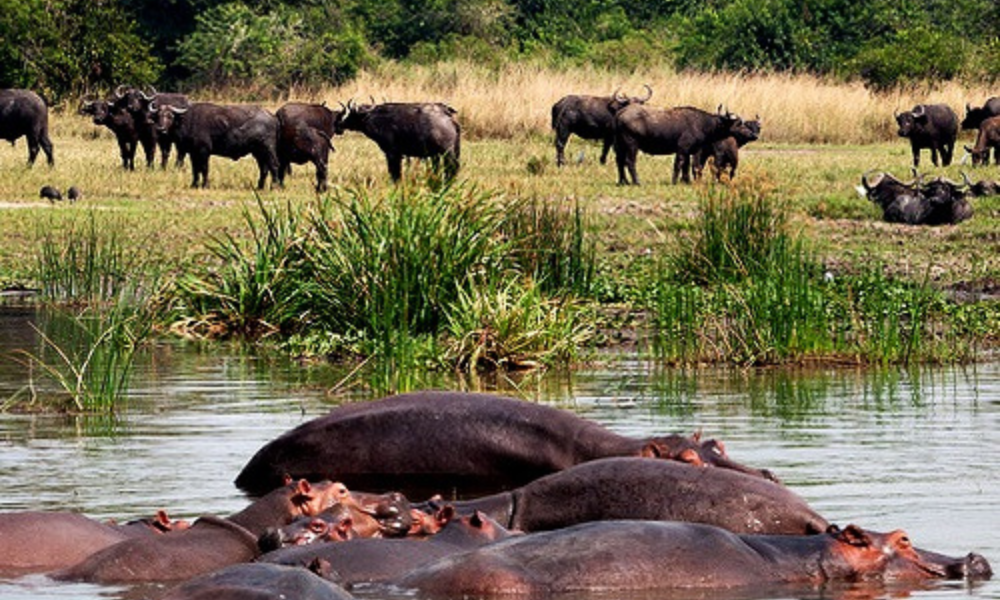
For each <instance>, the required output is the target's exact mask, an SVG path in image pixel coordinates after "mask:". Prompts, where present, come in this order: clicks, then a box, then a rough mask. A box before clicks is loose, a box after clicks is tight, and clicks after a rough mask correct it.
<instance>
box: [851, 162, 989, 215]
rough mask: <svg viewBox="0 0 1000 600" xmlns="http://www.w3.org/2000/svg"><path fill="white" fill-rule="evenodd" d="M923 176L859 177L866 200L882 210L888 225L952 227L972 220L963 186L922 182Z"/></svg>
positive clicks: (883, 175) (938, 181)
mask: <svg viewBox="0 0 1000 600" xmlns="http://www.w3.org/2000/svg"><path fill="white" fill-rule="evenodd" d="M922 179H923V178H922V177H919V176H918V177H915V178H914V180H913V181H911V182H908V183H907V182H903V181H900V180H899V179H896V178H895V177H893V176H892V175H891V174H889V173H877V174H872V173H871V172H869V173H865V174H863V175H862V176H861V186H862V188H863V191H864V193H865V195H866V196H867V197H868V199H869V200H871V201H872V202H874V203H875V204H877V205H878V206H879V207H880V208H881V209H882V219H883V220H884V221H886V222H887V223H902V224H905V225H954V224H956V223H960V222H962V221H965V220H966V219H969V218H971V217H972V205H971V204H969V201H968V199H967V198H966V197H965V196H966V187H967V186H966V185H964V184H959V183H955V182H954V181H950V180H948V179H945V178H943V177H937V178H935V179H933V180H931V181H930V182H928V183H923V181H922Z"/></svg>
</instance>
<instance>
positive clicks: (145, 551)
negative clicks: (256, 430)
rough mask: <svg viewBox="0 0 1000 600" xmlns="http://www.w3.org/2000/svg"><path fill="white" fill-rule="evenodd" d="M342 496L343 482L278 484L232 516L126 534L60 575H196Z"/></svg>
mask: <svg viewBox="0 0 1000 600" xmlns="http://www.w3.org/2000/svg"><path fill="white" fill-rule="evenodd" d="M342 499H343V486H338V485H336V484H333V483H330V482H329V481H324V482H320V483H317V484H312V485H311V484H309V482H307V481H305V480H299V481H297V482H293V483H290V484H288V485H285V486H283V487H281V488H278V489H276V490H274V491H273V492H271V493H270V494H268V495H266V496H264V497H263V498H261V499H259V500H257V501H256V502H254V503H253V504H251V505H250V506H248V507H247V508H245V509H243V510H242V511H240V512H238V513H236V514H234V515H231V516H229V517H227V518H221V517H216V516H213V515H207V516H203V517H201V518H199V519H198V520H196V521H195V522H194V523H193V524H192V525H191V527H189V528H188V529H184V530H182V531H176V532H173V533H171V534H170V535H161V536H155V537H148V536H141V537H136V538H131V539H127V540H125V541H122V542H119V543H117V544H114V545H112V546H108V547H107V548H104V549H103V550H100V551H98V552H96V553H94V554H92V555H90V556H89V557H87V558H85V559H84V560H83V561H81V562H79V563H78V564H75V565H73V566H71V567H69V568H66V569H62V570H60V571H56V572H55V573H53V574H52V577H53V578H55V579H60V580H72V581H88V582H93V583H138V582H153V581H171V580H180V579H190V578H192V577H197V576H198V575H202V574H205V573H208V572H211V571H214V570H216V569H219V568H222V567H225V566H227V565H230V564H234V563H239V562H248V561H250V560H253V559H254V558H256V557H257V556H258V555H259V554H260V550H259V548H258V545H257V540H258V538H259V537H260V536H261V534H263V533H265V531H267V529H268V528H271V527H280V526H282V525H287V524H288V523H290V522H291V521H292V520H294V519H295V518H297V517H300V516H303V515H306V516H309V515H315V514H318V513H320V512H322V511H324V510H326V509H327V508H329V507H330V506H333V505H334V504H336V503H338V502H340V501H341V500H342Z"/></svg>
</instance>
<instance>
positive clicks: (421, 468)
mask: <svg viewBox="0 0 1000 600" xmlns="http://www.w3.org/2000/svg"><path fill="white" fill-rule="evenodd" d="M607 456H651V457H659V458H667V459H673V460H679V461H684V462H689V463H691V464H695V465H713V466H716V467H722V468H728V469H736V470H739V471H744V472H748V473H752V474H756V475H758V476H761V477H768V478H771V477H773V476H772V475H771V474H770V473H767V472H764V471H759V470H756V469H751V468H748V467H745V466H743V465H740V464H738V463H736V462H734V461H732V460H730V459H729V458H728V457H727V456H726V453H725V450H724V448H723V447H722V445H721V444H719V443H717V442H715V441H712V440H709V441H704V442H702V441H700V440H698V439H697V437H693V438H692V437H685V436H680V435H668V436H663V437H654V438H648V439H634V438H630V437H626V436H623V435H619V434H617V433H614V432H612V431H609V430H608V429H607V428H605V427H603V426H601V425H600V424H598V423H595V422H593V421H589V420H586V419H583V418H581V417H578V416H577V415H575V414H573V413H571V412H569V411H565V410H560V409H557V408H552V407H548V406H544V405H541V404H535V403H532V402H525V401H522V400H516V399H513V398H505V397H501V396H495V395H492V394H475V393H462V392H442V391H422V392H414V393H409V394H400V395H397V396H390V397H388V398H384V399H381V400H376V401H374V402H365V403H361V404H348V405H344V406H341V407H338V408H336V409H334V410H333V411H331V412H330V413H329V414H327V415H326V416H323V417H319V418H316V419H313V420H311V421H309V422H307V423H303V424H302V425H299V426H298V427H296V428H294V429H292V430H291V431H288V432H286V433H284V434H282V435H281V436H280V437H278V438H277V439H275V440H272V441H271V442H269V443H268V444H266V445H265V446H264V447H263V448H261V449H260V450H259V451H258V452H257V453H256V454H255V455H254V456H253V458H251V459H250V461H249V462H247V464H246V465H245V466H244V467H243V470H242V471H241V472H240V473H239V475H238V476H237V478H236V485H237V487H239V488H240V489H242V490H244V491H246V492H249V493H250V494H254V495H259V494H263V493H266V492H268V491H270V490H272V489H274V488H275V487H276V486H278V485H281V483H282V482H283V481H284V477H285V475H286V474H290V475H291V476H293V477H305V478H308V479H322V478H325V477H336V478H337V479H338V480H339V481H341V482H343V483H345V484H347V485H348V486H350V487H352V488H357V489H371V490H376V491H379V490H387V489H389V490H398V491H401V492H403V493H404V494H406V495H407V496H410V497H420V496H422V495H430V494H433V493H436V492H440V491H443V490H448V491H455V492H457V493H459V494H468V493H474V492H486V493H490V492H495V491H499V490H502V489H505V488H507V487H511V486H517V485H523V484H525V483H528V482H530V481H532V480H534V479H537V478H538V477H541V476H543V475H547V474H549V473H552V472H554V471H559V470H562V469H565V468H567V467H571V466H573V465H575V464H579V463H582V462H586V461H589V460H594V459H597V458H603V457H607Z"/></svg>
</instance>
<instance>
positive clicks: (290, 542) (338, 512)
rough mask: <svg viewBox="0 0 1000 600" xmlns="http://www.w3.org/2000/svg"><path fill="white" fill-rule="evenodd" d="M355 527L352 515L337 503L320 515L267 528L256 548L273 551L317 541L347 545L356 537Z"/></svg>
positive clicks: (304, 517)
mask: <svg viewBox="0 0 1000 600" xmlns="http://www.w3.org/2000/svg"><path fill="white" fill-rule="evenodd" d="M353 526H354V521H353V519H352V518H351V512H350V511H349V510H348V509H347V507H345V506H343V505H341V504H338V505H336V506H334V507H331V508H330V509H329V510H326V511H323V512H321V513H319V514H317V515H314V516H303V517H299V518H297V519H295V520H294V521H292V522H291V523H289V524H288V525H285V526H283V527H274V528H270V529H268V530H267V531H265V532H264V533H263V534H262V535H261V536H260V537H259V538H258V539H257V546H258V547H259V548H260V551H261V552H270V551H272V550H277V549H279V548H284V547H286V546H301V545H304V544H312V543H316V542H346V541H347V540H351V539H354V538H355V537H357V533H356V532H355V531H354V528H353Z"/></svg>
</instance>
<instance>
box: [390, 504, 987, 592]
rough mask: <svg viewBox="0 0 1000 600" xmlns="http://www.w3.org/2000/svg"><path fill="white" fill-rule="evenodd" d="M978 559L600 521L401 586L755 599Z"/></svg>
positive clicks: (923, 572)
mask: <svg viewBox="0 0 1000 600" xmlns="http://www.w3.org/2000/svg"><path fill="white" fill-rule="evenodd" d="M991 575H992V571H991V570H990V566H989V563H987V561H986V559H985V558H983V557H982V556H980V555H977V554H969V555H968V556H966V557H964V558H952V557H948V556H943V555H940V554H935V553H931V552H926V551H923V550H918V549H917V548H915V547H913V545H912V544H911V543H910V540H909V538H908V537H907V536H906V534H905V533H904V532H902V531H899V530H897V531H893V532H891V533H875V532H871V531H864V530H862V529H860V528H858V527H855V526H853V525H852V526H848V527H847V528H845V529H843V530H839V529H837V528H835V527H832V528H831V529H830V531H829V532H827V533H823V534H819V535H809V536H781V535H739V534H734V533H732V532H729V531H726V530H724V529H720V528H718V527H712V526H710V525H702V524H696V523H662V522H653V521H602V522H595V523H584V524H581V525H576V526H573V527H569V528H567V529H560V530H557V531H548V532H543V533H533V534H528V535H525V536H519V537H513V538H510V539H507V540H503V541H500V542H497V543H494V544H490V545H489V546H486V547H483V548H479V549H476V550H472V551H469V552H466V553H463V554H458V555H455V556H451V557H447V558H444V559H441V560H438V561H436V562H434V563H431V564H429V565H427V566H426V567H422V568H419V569H416V570H414V571H412V572H410V573H409V574H407V575H405V576H403V577H401V578H399V579H397V580H394V581H393V583H394V584H396V585H398V586H400V587H403V588H407V589H417V590H419V591H420V592H423V593H425V594H429V595H434V596H443V595H447V596H449V597H455V598H460V597H470V596H471V597H478V598H481V597H486V596H496V595H511V594H518V595H543V594H551V593H562V592H574V591H576V592H597V591H616V592H617V591H623V590H633V591H637V590H681V589H688V590H692V589H699V590H703V591H704V590H733V589H737V588H743V589H745V590H753V589H758V588H762V587H764V586H775V585H781V584H787V585H792V584H809V585H813V586H815V585H821V584H825V583H827V582H834V581H859V580H867V579H884V580H892V581H922V580H926V579H966V578H967V579H970V580H971V579H988V578H989V577H990V576H991Z"/></svg>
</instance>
